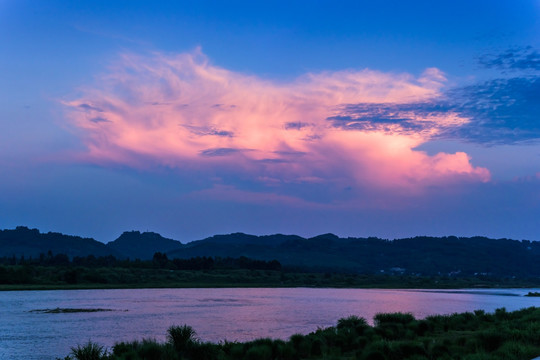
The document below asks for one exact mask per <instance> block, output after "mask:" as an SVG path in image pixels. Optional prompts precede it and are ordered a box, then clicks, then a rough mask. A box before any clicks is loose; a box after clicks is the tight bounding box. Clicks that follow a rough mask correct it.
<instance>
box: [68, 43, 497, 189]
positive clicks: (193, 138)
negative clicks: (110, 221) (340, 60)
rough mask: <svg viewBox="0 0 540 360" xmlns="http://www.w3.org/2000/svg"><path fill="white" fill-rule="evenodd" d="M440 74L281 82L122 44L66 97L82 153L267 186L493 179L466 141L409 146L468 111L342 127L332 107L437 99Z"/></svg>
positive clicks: (333, 75)
mask: <svg viewBox="0 0 540 360" xmlns="http://www.w3.org/2000/svg"><path fill="white" fill-rule="evenodd" d="M445 81H446V79H445V76H444V74H443V73H442V72H441V71H439V70H438V69H435V68H431V69H427V70H426V71H425V72H424V73H423V74H422V75H421V76H420V77H417V78H416V77H414V76H412V75H410V74H394V73H383V72H378V71H373V70H368V69H365V70H360V71H352V70H351V71H338V72H323V73H319V74H307V75H305V76H302V77H300V78H298V79H296V80H294V81H292V82H289V83H278V82H273V81H269V80H265V79H260V78H258V77H255V76H247V75H243V74H240V73H235V72H233V71H229V70H226V69H223V68H219V67H217V66H214V65H212V64H211V63H210V62H209V61H208V59H207V58H206V57H205V56H204V55H203V54H202V53H201V52H200V50H196V51H194V52H192V53H186V54H181V55H178V56H166V55H162V54H154V55H152V56H149V57H142V56H135V55H124V56H122V57H121V59H120V60H119V61H118V62H117V63H116V64H115V65H114V66H112V67H111V68H110V69H109V72H108V73H106V74H105V75H103V76H102V77H101V78H99V81H97V83H96V84H95V85H94V86H91V87H86V88H83V89H81V93H82V95H81V96H80V97H78V98H76V99H72V100H69V101H65V105H66V106H67V118H68V121H69V123H70V125H71V127H72V129H74V131H75V132H76V133H77V134H78V136H80V138H81V139H82V140H83V141H84V143H85V144H86V146H87V148H88V152H87V154H86V156H87V159H88V161H92V162H97V163H101V164H111V163H119V164H122V165H127V166H132V167H137V168H151V167H153V166H167V167H171V168H177V169H178V170H179V171H180V172H182V171H192V170H195V169H197V171H203V172H204V171H206V172H207V173H209V174H213V173H217V174H219V173H220V172H221V171H226V172H232V173H237V174H241V175H242V177H244V178H248V179H250V181H253V182H260V183H261V184H263V185H264V186H279V184H284V183H306V184H313V183H316V184H321V183H322V184H324V183H327V184H340V186H342V185H344V184H346V185H354V186H361V187H365V188H368V189H369V188H372V189H377V190H381V189H382V190H384V189H387V190H392V191H395V192H413V193H416V192H422V191H423V189H424V188H426V187H428V186H432V185H444V184H447V183H459V182H461V181H488V180H489V177H490V174H489V171H488V170H487V169H484V168H480V167H475V166H473V165H472V164H471V161H470V158H469V156H468V155H467V154H465V153H461V152H458V153H455V154H449V153H439V154H436V155H428V154H427V153H425V152H422V151H418V150H415V149H416V148H417V147H418V146H419V145H421V144H422V143H424V142H426V141H428V140H430V139H431V138H432V137H433V136H436V135H437V133H439V132H440V131H441V129H443V128H448V127H452V126H460V125H462V124H464V123H467V121H468V119H466V118H462V117H460V116H459V115H457V114H455V113H451V112H449V113H438V114H427V115H426V114H418V115H416V114H414V113H411V111H409V113H408V114H405V115H407V117H408V118H411V119H413V120H412V121H414V122H415V123H417V124H424V123H429V124H430V126H426V127H421V128H420V129H419V130H418V131H415V132H411V131H402V130H403V129H402V127H401V125H400V124H397V123H396V124H386V125H385V126H384V127H381V126H374V127H373V128H372V129H366V128H364V129H357V130H355V129H343V128H340V127H336V126H334V125H333V124H332V122H331V121H329V120H328V119H329V118H331V117H332V116H338V115H340V114H341V110H340V109H341V107H342V106H343V105H347V104H360V103H362V104H409V103H416V102H421V101H429V100H430V99H436V98H437V97H439V96H440V91H441V89H442V88H443V86H444V84H445ZM398 115H404V114H398ZM353 121H356V120H355V119H353Z"/></svg>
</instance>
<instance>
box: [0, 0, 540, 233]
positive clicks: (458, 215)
mask: <svg viewBox="0 0 540 360" xmlns="http://www.w3.org/2000/svg"><path fill="white" fill-rule="evenodd" d="M539 139H540V1H539V0H521V1H510V0H509V1H493V0H490V1H482V0H478V1H461V0H454V1H435V2H434V1H407V2H405V1H338V2H337V1H316V0H311V1H222V2H221V1H196V2H193V1H160V2H154V3H152V2H149V1H120V0H119V1H97V0H89V1H59V0H48V1H37V0H34V1H28V0H0V228H3V229H5V228H14V227H15V226H19V225H24V226H29V227H32V228H38V229H40V230H41V231H44V232H47V231H56V232H63V233H67V234H73V235H80V236H85V237H92V238H95V239H96V240H99V241H102V242H108V241H112V240H114V239H115V238H117V237H118V236H119V235H120V234H121V233H122V232H123V231H129V230H139V231H154V232H158V233H160V234H162V235H163V236H166V237H169V238H173V239H177V240H180V241H182V242H187V241H192V240H198V239H202V238H205V237H207V236H211V235H214V234H225V233H232V232H245V233H250V234H256V235H264V234H275V233H283V234H297V235H301V236H315V235H318V234H322V233H329V232H331V233H334V234H336V235H339V236H343V237H347V236H354V237H364V236H377V237H382V238H388V239H394V238H403V237H411V236H421V235H428V236H447V235H456V236H476V235H480V236H488V237H493V238H512V239H528V240H540V221H538V219H540V142H539Z"/></svg>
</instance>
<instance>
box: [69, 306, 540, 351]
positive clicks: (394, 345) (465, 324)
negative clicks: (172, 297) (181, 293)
mask: <svg viewBox="0 0 540 360" xmlns="http://www.w3.org/2000/svg"><path fill="white" fill-rule="evenodd" d="M538 333H540V308H534V307H532V308H527V309H522V310H518V311H513V312H507V311H506V310H505V309H504V308H501V309H497V310H496V311H495V312H494V313H486V312H484V311H482V310H477V311H474V312H472V313H471V312H466V313H461V314H452V315H436V316H429V317H427V318H425V319H423V320H417V319H415V318H414V316H413V315H411V314H408V313H389V314H377V315H376V316H375V318H374V325H373V326H370V325H369V324H368V323H367V322H366V320H365V319H363V318H359V317H356V316H350V317H347V318H342V319H340V320H339V321H338V322H337V324H336V325H335V326H332V327H327V328H320V329H318V330H316V331H314V332H312V333H310V334H308V335H300V334H295V335H292V336H291V337H290V338H289V339H288V340H275V339H270V338H265V339H258V340H254V341H249V342H223V343H219V344H216V343H211V342H203V341H200V340H198V339H197V336H196V332H195V330H194V329H193V328H191V327H190V326H188V325H182V326H172V327H170V328H169V329H168V334H167V341H166V342H163V343H159V342H157V341H155V340H151V339H145V340H142V341H132V342H118V343H116V344H115V345H114V346H113V347H112V348H111V349H105V348H104V347H102V346H101V345H99V344H96V343H92V342H88V343H87V344H85V345H78V346H75V347H73V348H72V352H71V354H70V355H68V356H66V357H65V358H64V360H72V359H77V360H83V359H88V358H90V357H89V354H92V355H93V357H92V359H95V360H116V359H128V358H129V359H134V360H135V359H147V358H155V359H163V360H169V359H170V360H176V359H208V360H214V359H215V360H218V359H219V360H229V359H230V360H233V359H247V360H251V359H253V360H255V359H257V360H270V359H287V360H288V359H290V360H292V359H365V360H368V359H379V360H391V359H415V360H427V359H469V360H475V359H490V360H498V359H515V360H530V359H532V358H534V357H536V356H538V355H540V342H539V341H538V336H537V335H538Z"/></svg>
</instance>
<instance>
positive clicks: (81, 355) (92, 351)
mask: <svg viewBox="0 0 540 360" xmlns="http://www.w3.org/2000/svg"><path fill="white" fill-rule="evenodd" d="M71 355H72V356H73V357H74V358H75V359H77V360H104V359H106V358H107V351H106V350H104V348H103V346H99V345H98V344H96V343H93V342H91V341H88V343H86V344H85V345H77V346H76V347H72V348H71Z"/></svg>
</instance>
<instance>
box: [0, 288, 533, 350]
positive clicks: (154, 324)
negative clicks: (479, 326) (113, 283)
mask: <svg viewBox="0 0 540 360" xmlns="http://www.w3.org/2000/svg"><path fill="white" fill-rule="evenodd" d="M529 291H538V289H503V290H485V289H482V290H443V291H434V290H377V289H366V290H363V289H307V288H294V289H142V290H141V289H139V290H75V291H24V292H23V291H19V292H17V291H13V292H2V293H0V319H1V320H0V359H54V358H55V357H56V356H65V355H66V354H67V353H68V352H69V350H70V347H71V346H74V345H76V344H81V343H84V342H87V341H88V340H92V341H95V342H98V343H100V344H102V345H106V346H109V347H110V346H112V345H113V344H114V342H116V341H130V340H134V339H142V338H155V339H157V340H160V341H162V340H165V334H166V331H167V329H168V328H169V327H170V326H171V325H173V324H177V325H182V324H189V325H191V326H193V327H194V329H195V330H196V331H197V333H198V335H199V337H200V338H201V339H202V340H205V341H214V342H217V341H222V340H225V339H227V340H229V341H233V340H240V341H243V340H251V339H254V338H259V337H272V338H283V339H285V338H288V337H289V336H290V335H292V334H294V333H309V332H311V331H314V330H316V329H317V327H326V326H332V325H335V323H336V321H337V320H338V319H339V318H342V317H346V316H349V315H358V316H361V317H364V318H366V319H367V320H368V321H370V322H371V321H372V318H373V316H374V315H375V314H377V313H380V312H398V311H401V312H411V313H413V314H414V315H415V316H416V317H420V318H421V317H425V316H428V315H434V314H449V313H455V312H464V311H473V310H476V309H483V310H486V311H494V310H495V309H496V308H500V307H506V309H507V310H509V311H510V310H517V309H520V308H524V307H529V306H534V305H537V304H539V303H540V299H539V298H531V297H524V296H523V295H525V294H526V293H528V292H529ZM54 308H103V309H114V310H119V311H110V312H92V313H89V312H84V313H36V312H31V310H36V309H54ZM124 310H127V311H124Z"/></svg>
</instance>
